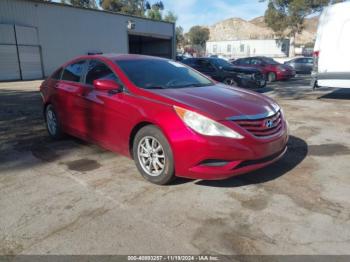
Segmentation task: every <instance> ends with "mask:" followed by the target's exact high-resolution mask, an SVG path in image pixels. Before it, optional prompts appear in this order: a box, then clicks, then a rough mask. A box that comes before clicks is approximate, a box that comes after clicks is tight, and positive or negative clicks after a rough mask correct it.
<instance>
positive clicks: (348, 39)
mask: <svg viewBox="0 0 350 262" xmlns="http://www.w3.org/2000/svg"><path fill="white" fill-rule="evenodd" d="M349 14H350V2H343V3H338V4H334V5H330V6H328V7H327V8H325V9H324V11H323V12H322V14H321V16H320V21H319V23H318V29H317V36H316V42H315V47H314V68H313V72H312V81H311V86H312V87H314V88H315V87H317V86H325V87H336V88H350V64H349V61H350V48H349V47H350V15H349Z"/></svg>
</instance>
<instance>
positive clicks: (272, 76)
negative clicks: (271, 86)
mask: <svg viewBox="0 0 350 262" xmlns="http://www.w3.org/2000/svg"><path fill="white" fill-rule="evenodd" d="M267 81H268V82H274V81H276V74H275V73H274V72H270V73H268V74H267Z"/></svg>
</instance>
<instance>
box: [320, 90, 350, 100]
mask: <svg viewBox="0 0 350 262" xmlns="http://www.w3.org/2000/svg"><path fill="white" fill-rule="evenodd" d="M321 89H323V88H321ZM316 90H317V89H316ZM318 99H344V100H350V88H341V89H336V90H334V91H333V92H330V93H328V94H325V95H323V96H320V97H319V98H318Z"/></svg>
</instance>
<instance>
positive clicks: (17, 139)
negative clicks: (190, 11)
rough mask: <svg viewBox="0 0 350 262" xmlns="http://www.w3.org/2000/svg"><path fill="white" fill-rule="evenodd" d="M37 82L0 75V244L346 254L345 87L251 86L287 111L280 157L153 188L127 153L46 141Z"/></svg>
mask: <svg viewBox="0 0 350 262" xmlns="http://www.w3.org/2000/svg"><path fill="white" fill-rule="evenodd" d="M39 83H40V82H38V81H34V82H12V83H0V254H200V253H205V254H350V89H348V90H339V91H334V90H325V89H324V90H318V91H316V92H312V91H311V90H310V88H309V87H308V86H307V85H308V79H306V78H300V79H296V80H294V81H289V82H281V83H275V84H273V85H270V86H269V87H267V88H265V89H263V90H259V91H260V92H264V93H265V94H267V95H269V96H272V97H275V98H276V99H277V101H278V102H279V103H280V104H281V105H282V106H283V108H284V110H285V112H286V115H287V117H288V121H289V123H290V131H291V138H290V142H289V150H288V152H287V154H286V155H285V157H283V158H282V159H281V160H280V161H279V162H277V163H275V164H273V165H272V166H270V167H267V168H264V169H262V170H259V171H256V172H253V173H250V174H247V175H243V176H240V177H236V178H231V179H229V180H225V181H211V182H209V181H199V180H196V181H192V180H184V179H181V180H178V181H177V182H176V183H175V184H173V185H171V186H163V187H161V186H155V185H152V184H150V183H147V182H146V181H145V180H143V179H142V177H141V176H140V175H139V174H138V172H137V170H136V168H135V166H134V163H133V161H132V160H129V159H127V158H124V157H121V156H118V155H115V154H113V153H110V152H107V151H105V150H103V149H101V148H100V147H98V146H95V145H91V144H87V143H85V142H82V141H80V140H77V139H74V138H67V139H65V140H63V141H59V142H53V141H51V140H50V139H49V137H48V136H47V134H46V131H45V128H44V125H43V120H42V112H41V100H40V96H39V93H38V92H37V90H38V86H39Z"/></svg>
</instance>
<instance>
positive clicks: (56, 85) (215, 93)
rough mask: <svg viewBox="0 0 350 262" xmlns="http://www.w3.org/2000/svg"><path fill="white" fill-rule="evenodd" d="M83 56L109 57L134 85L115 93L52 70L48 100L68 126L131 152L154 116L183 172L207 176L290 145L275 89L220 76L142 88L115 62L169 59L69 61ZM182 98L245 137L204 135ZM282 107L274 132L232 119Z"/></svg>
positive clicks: (237, 170)
mask: <svg viewBox="0 0 350 262" xmlns="http://www.w3.org/2000/svg"><path fill="white" fill-rule="evenodd" d="M81 59H84V60H89V59H94V60H99V61H102V62H104V63H105V64H106V65H108V66H109V67H110V68H111V69H112V70H113V71H114V73H115V74H116V75H117V76H118V77H119V79H120V80H121V82H122V83H123V85H124V86H125V87H126V89H127V91H124V92H121V93H116V94H110V93H108V92H105V91H103V90H102V91H100V90H95V89H94V88H93V87H92V86H89V85H86V84H83V83H73V82H69V81H63V80H55V79H53V78H52V77H49V78H48V79H47V80H46V81H44V82H43V84H42V85H41V87H40V91H41V93H42V97H43V103H44V106H46V105H48V104H51V105H52V106H53V107H54V109H55V111H56V113H57V115H58V117H59V119H60V121H61V122H60V124H61V127H62V129H63V130H64V132H66V133H68V134H71V135H73V136H76V137H79V138H82V139H84V140H87V141H90V142H95V143H98V144H99V145H101V146H103V147H105V148H106V149H109V150H111V151H114V152H117V153H119V154H123V155H125V156H129V157H131V148H132V147H131V145H132V142H133V141H132V139H133V136H134V135H135V133H136V132H137V130H138V129H139V128H141V127H142V126H144V125H147V124H152V125H156V126H157V127H159V128H160V129H161V131H162V132H163V134H164V135H165V137H166V138H167V139H168V141H169V144H170V146H171V149H172V151H173V155H174V161H175V171H176V176H179V177H188V178H199V179H224V178H228V177H230V176H233V175H238V174H242V173H246V172H248V171H252V170H255V169H258V168H261V167H264V166H266V165H268V164H270V163H272V162H274V161H276V160H277V159H279V158H280V157H281V156H282V155H283V154H284V153H285V151H286V144H287V140H288V132H287V124H286V121H285V119H284V116H283V113H282V111H280V109H279V106H278V105H277V104H276V102H274V101H273V100H272V99H270V98H268V97H267V96H264V95H261V94H258V93H255V92H251V91H247V90H244V89H240V88H233V87H228V86H225V85H223V84H215V83H214V84H213V86H206V87H190V88H180V89H166V90H165V89H161V90H160V89H159V90H158V89H157V90H147V89H142V88H139V87H137V86H135V85H134V84H133V83H132V82H131V81H130V80H129V79H128V77H127V76H126V74H125V73H124V72H123V71H122V70H121V69H120V68H119V67H118V66H117V64H116V63H114V61H118V60H140V59H161V58H155V57H145V56H139V55H93V56H82V57H79V58H78V59H75V60H73V61H71V62H69V63H67V64H65V65H63V67H64V66H67V65H68V64H70V63H72V62H74V61H79V60H81ZM174 106H178V107H182V108H185V109H189V110H192V111H195V112H197V113H200V114H202V115H205V116H207V117H209V118H211V119H213V120H215V121H218V122H220V123H221V124H224V125H226V126H227V127H229V128H231V129H233V130H235V131H236V132H238V133H240V134H241V135H243V136H244V138H243V139H232V138H226V137H212V136H204V135H200V134H199V133H197V132H195V131H193V130H192V129H190V128H189V127H188V126H187V125H185V123H184V122H183V121H182V119H180V117H179V116H178V115H177V113H176V112H175V110H174ZM277 111H279V112H280V120H279V121H280V122H279V129H278V131H276V132H275V133H274V134H273V135H269V136H262V137H257V136H255V135H253V134H252V133H251V132H249V131H247V130H246V129H245V128H242V127H241V126H239V125H238V124H236V122H235V121H232V120H229V118H232V117H233V118H234V119H236V118H237V119H239V118H242V117H243V116H248V117H250V116H259V115H261V116H262V115H264V114H266V113H268V112H270V113H271V112H273V113H276V112H277ZM262 118H263V117H262ZM266 119H268V118H266ZM248 121H250V120H248ZM262 121H264V120H262ZM256 128H257V129H259V128H260V127H256ZM213 160H214V162H215V161H221V162H220V163H221V164H220V165H211V164H210V163H211V162H213Z"/></svg>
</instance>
